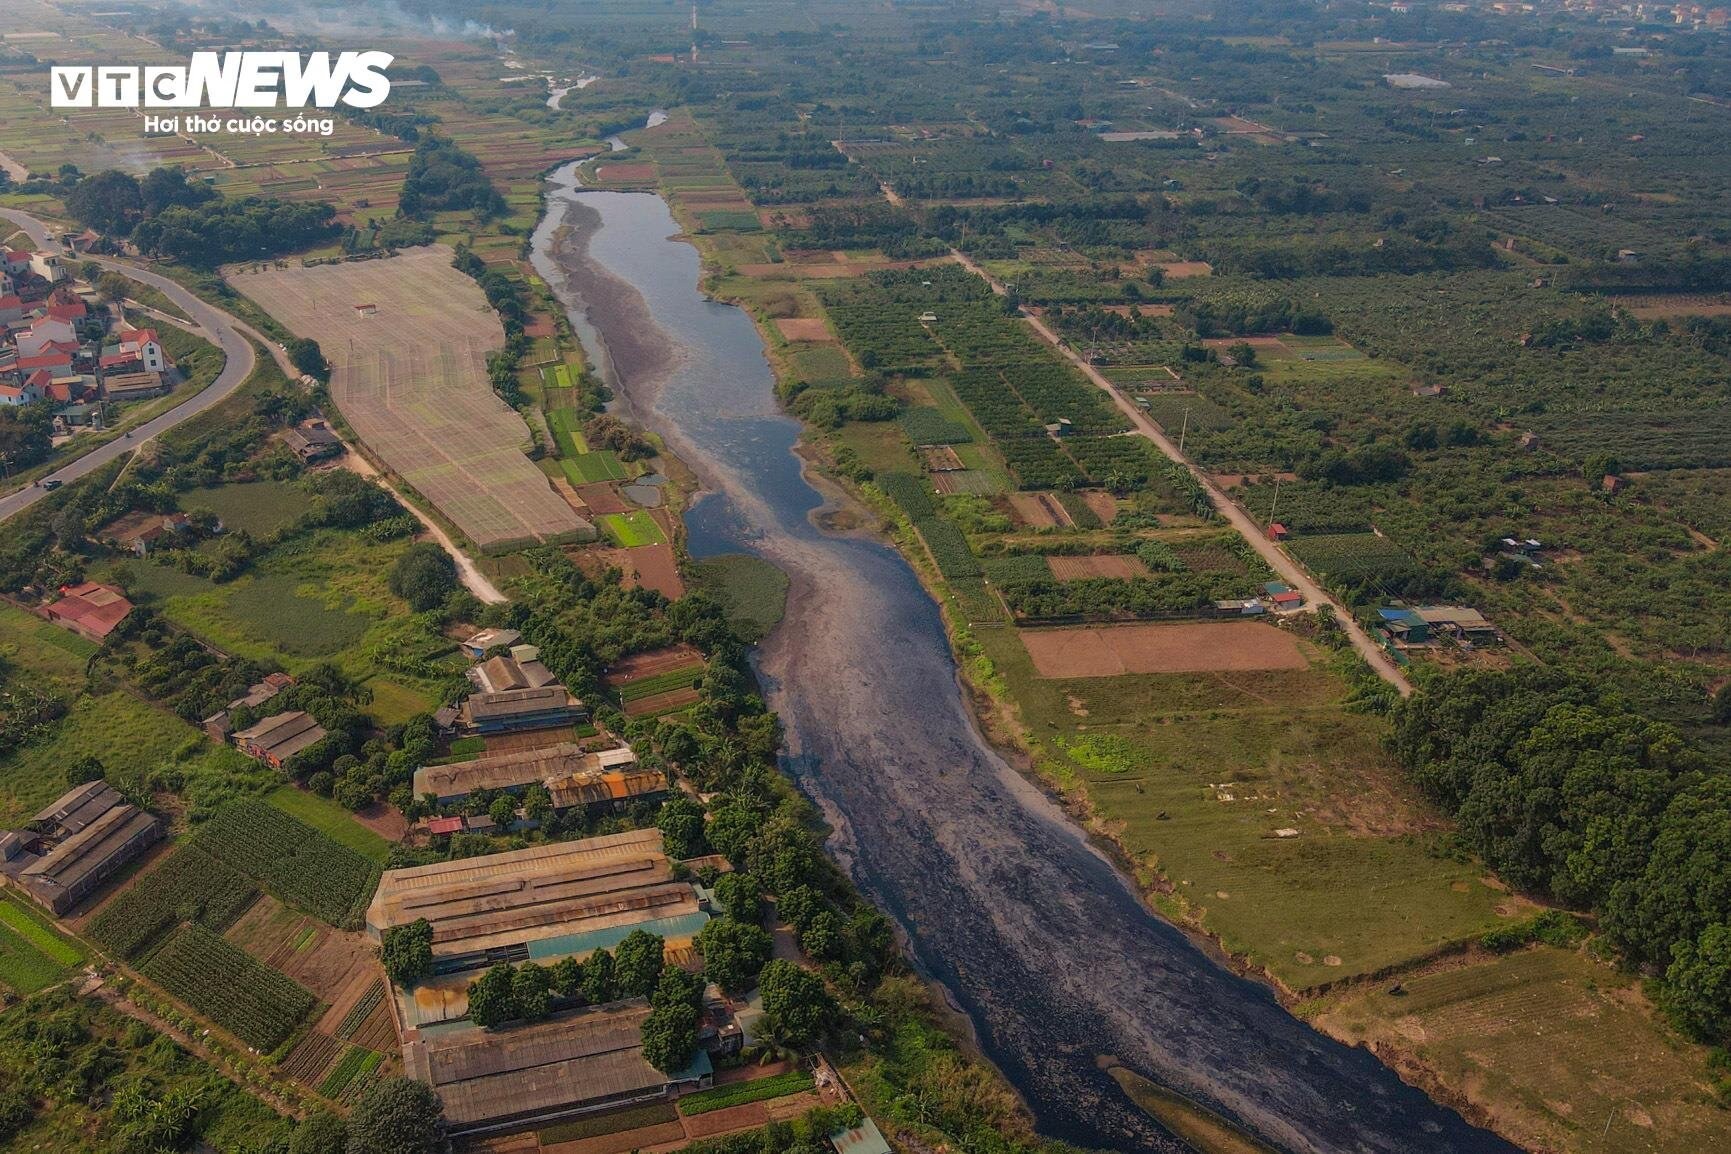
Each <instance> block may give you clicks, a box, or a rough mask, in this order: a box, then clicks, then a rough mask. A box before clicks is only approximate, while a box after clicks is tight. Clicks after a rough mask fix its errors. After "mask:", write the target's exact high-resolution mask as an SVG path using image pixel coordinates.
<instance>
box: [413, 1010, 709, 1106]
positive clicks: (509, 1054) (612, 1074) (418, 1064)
mask: <svg viewBox="0 0 1731 1154" xmlns="http://www.w3.org/2000/svg"><path fill="white" fill-rule="evenodd" d="M648 1016H649V1007H648V1005H646V1004H645V1003H643V1002H641V1001H632V1002H628V1003H615V1004H613V1005H610V1006H601V1007H596V1008H592V1009H584V1010H578V1011H575V1012H574V1013H569V1014H559V1015H557V1016H555V1017H552V1018H549V1019H547V1020H546V1021H543V1022H538V1023H535V1024H534V1025H523V1026H515V1027H508V1028H505V1029H499V1030H483V1029H480V1028H479V1027H473V1026H471V1027H466V1028H460V1029H442V1030H438V1031H428V1032H426V1033H422V1032H420V1031H415V1036H414V1037H412V1038H409V1039H407V1040H405V1041H404V1043H403V1068H404V1070H405V1072H407V1073H408V1075H409V1076H410V1077H413V1078H418V1079H419V1080H421V1081H422V1082H425V1083H426V1084H427V1085H429V1086H431V1087H432V1088H433V1090H434V1092H435V1093H437V1094H438V1095H439V1100H440V1101H441V1102H442V1103H443V1104H444V1107H445V1120H446V1122H447V1123H448V1124H449V1125H450V1128H451V1131H452V1133H454V1134H464V1133H473V1132H475V1131H480V1130H486V1129H490V1128H495V1127H497V1128H503V1127H504V1126H506V1125H511V1124H516V1125H520V1124H522V1123H525V1122H530V1121H537V1122H545V1121H551V1120H553V1119H555V1118H559V1117H563V1116H565V1115H569V1114H576V1113H581V1112H586V1111H590V1110H595V1109H598V1108H601V1107H604V1106H607V1105H611V1104H620V1105H623V1104H625V1103H627V1102H640V1101H644V1100H647V1099H652V1098H666V1097H675V1096H677V1095H678V1094H679V1093H680V1092H681V1091H683V1090H696V1089H701V1088H703V1087H707V1086H709V1085H711V1084H712V1083H713V1081H714V1072H713V1068H712V1067H711V1065H710V1062H709V1056H708V1055H707V1054H705V1053H704V1052H702V1051H701V1050H700V1051H698V1054H697V1057H696V1058H695V1059H693V1061H692V1064H691V1065H690V1066H689V1067H687V1068H686V1069H684V1070H681V1071H679V1072H678V1073H675V1074H671V1075H669V1074H663V1073H661V1072H660V1071H659V1070H657V1069H655V1067H653V1066H651V1065H650V1064H649V1063H648V1062H647V1061H645V1060H644V1058H643V1021H644V1019H646V1018H647V1017H648Z"/></svg>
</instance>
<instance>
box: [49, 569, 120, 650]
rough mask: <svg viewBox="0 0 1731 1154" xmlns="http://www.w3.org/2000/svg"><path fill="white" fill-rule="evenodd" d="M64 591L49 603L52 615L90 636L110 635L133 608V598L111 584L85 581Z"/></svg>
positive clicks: (50, 615) (55, 618) (54, 618)
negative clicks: (127, 597) (130, 599)
mask: <svg viewBox="0 0 1731 1154" xmlns="http://www.w3.org/2000/svg"><path fill="white" fill-rule="evenodd" d="M61 593H63V594H65V596H63V597H61V598H60V600H58V601H56V602H55V603H54V604H52V605H50V606H49V607H48V616H49V618H50V619H51V620H56V621H65V622H67V623H68V624H70V625H72V626H73V627H75V628H76V629H78V631H79V632H81V633H84V634H87V635H89V636H93V637H107V636H108V635H109V634H110V633H112V632H114V627H115V626H116V625H119V624H120V622H121V621H122V619H124V618H125V617H126V615H127V614H128V613H131V612H132V602H130V601H128V600H127V599H126V598H125V597H124V596H123V595H122V594H121V592H120V590H118V589H116V588H114V587H113V586H112V585H99V584H97V583H96V582H95V581H86V582H85V583H84V584H82V585H74V586H72V587H71V588H63V589H61Z"/></svg>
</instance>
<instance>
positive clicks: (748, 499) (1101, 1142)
mask: <svg viewBox="0 0 1731 1154" xmlns="http://www.w3.org/2000/svg"><path fill="white" fill-rule="evenodd" d="M574 170H575V166H569V167H566V168H564V169H561V170H559V171H558V172H557V173H555V174H554V175H553V177H552V178H551V181H550V184H549V188H548V212H547V216H546V217H545V218H544V219H543V221H542V222H541V225H540V227H539V229H538V230H537V231H536V234H535V238H534V261H535V266H536V268H537V270H538V271H539V272H540V274H541V275H542V276H543V277H544V278H545V279H546V280H547V282H548V283H549V284H550V285H552V286H553V287H554V289H555V291H556V292H557V293H558V294H559V296H560V299H561V300H562V301H563V302H564V303H565V305H566V307H567V309H568V310H569V312H570V314H571V317H572V320H573V323H574V324H575V325H576V327H577V330H578V332H579V334H580V336H581V337H582V339H583V341H584V344H585V346H586V348H587V349H588V350H589V352H590V355H591V357H592V359H593V360H594V361H595V363H596V364H597V366H598V369H599V371H600V372H601V373H602V375H603V379H605V380H607V381H608V383H609V384H610V385H611V386H612V387H613V389H614V391H615V393H616V395H617V397H618V400H617V402H616V404H617V405H618V406H619V407H620V408H621V409H622V410H623V412H624V415H626V416H628V417H630V418H631V419H633V420H636V421H639V422H641V423H643V424H644V425H646V426H648V427H650V428H652V429H654V430H656V431H657V432H659V433H661V434H662V435H663V436H664V437H665V438H666V439H667V441H668V443H669V445H670V446H671V447H672V449H673V450H674V452H676V453H677V454H678V455H679V457H680V458H681V459H682V460H683V461H685V462H686V463H687V464H688V465H689V466H690V467H691V468H692V469H693V470H694V471H695V472H696V474H697V476H698V478H699V481H700V482H701V484H702V487H703V490H704V492H703V494H702V495H701V496H700V498H699V499H698V500H697V501H696V502H695V503H694V504H693V505H692V506H691V507H690V508H689V510H688V511H687V514H686V526H687V529H688V542H689V546H690V549H691V552H692V553H693V554H694V555H696V556H698V557H705V556H713V555H717V554H722V553H738V552H742V551H745V552H751V553H755V554H758V555H759V556H762V557H764V558H767V559H768V560H770V561H772V562H773V563H774V564H776V565H777V566H779V567H781V568H782V569H783V570H785V571H786V572H787V573H788V575H789V577H790V579H791V588H790V591H789V599H788V612H787V617H786V619H785V620H784V621H783V623H782V624H781V625H780V627H779V628H778V629H777V630H776V631H775V632H774V633H773V634H771V636H770V637H769V638H768V639H767V640H766V641H765V642H764V644H763V645H762V646H761V648H760V649H759V652H758V656H757V661H758V667H759V671H760V673H761V674H762V676H763V680H764V684H765V687H766V691H767V692H768V694H769V698H770V704H771V706H772V708H774V709H775V710H777V711H778V712H779V713H780V714H781V717H782V719H783V721H784V722H785V724H786V727H787V739H788V751H789V752H788V754H787V759H786V763H787V768H788V770H789V771H790V772H791V773H793V774H794V776H795V777H796V779H797V780H798V782H799V784H800V786H801V788H803V789H804V790H805V791H806V793H807V794H808V795H809V796H810V797H811V798H812V799H813V800H814V801H815V802H816V803H817V804H818V805H819V806H821V807H822V809H823V811H824V813H825V815H826V817H827V818H828V820H829V821H830V823H831V824H832V825H833V827H834V830H835V832H834V834H833V836H832V838H831V840H830V850H831V852H832V853H833V854H834V855H835V856H836V858H837V859H838V860H839V861H841V863H842V864H843V865H844V866H845V867H846V868H847V869H848V870H849V872H850V873H851V875H852V876H853V878H854V880H855V881H856V883H857V884H858V885H859V886H860V888H861V889H862V890H863V891H864V892H865V893H866V894H868V895H869V896H870V897H871V899H872V900H873V901H875V902H876V903H877V904H878V905H879V906H880V908H882V909H884V910H885V911H886V912H888V913H889V914H890V915H891V916H893V917H894V918H895V919H896V920H897V921H898V922H899V923H900V925H901V926H902V927H903V929H904V930H905V932H906V935H907V940H908V942H909V944H910V946H911V949H912V952H913V954H914V957H915V960H916V962H917V964H918V965H919V966H920V967H921V969H922V970H923V971H924V972H925V973H926V974H928V975H929V976H930V977H932V978H935V979H936V980H937V981H939V982H941V983H942V984H943V985H944V986H945V987H946V988H947V989H948V990H949V991H950V993H951V995H952V997H953V998H954V999H955V1001H956V1003H957V1004H958V1005H959V1006H960V1007H961V1008H962V1009H963V1010H964V1011H965V1012H966V1013H967V1015H968V1016H969V1018H970V1019H971V1021H972V1022H973V1024H974V1027H975V1030H976V1032H977V1036H978V1039H979V1042H980V1046H981V1048H982V1050H983V1051H984V1052H985V1053H986V1054H987V1055H988V1056H989V1057H990V1058H991V1059H992V1060H993V1061H994V1062H996V1063H997V1065H998V1066H999V1067H1000V1068H1001V1069H1002V1070H1003V1071H1004V1073H1005V1074H1006V1075H1007V1076H1008V1077H1009V1079H1010V1080H1011V1081H1012V1082H1013V1083H1014V1084H1015V1086H1016V1087H1017V1089H1018V1090H1019V1091H1020V1092H1021V1093H1022V1094H1023V1096H1024V1097H1025V1099H1026V1100H1027V1102H1028V1104H1029V1106H1030V1107H1031V1108H1032V1110H1033V1112H1034V1114H1035V1117H1036V1119H1037V1123H1038V1125H1039V1128H1040V1130H1041V1132H1042V1133H1045V1134H1049V1135H1051V1136H1053V1137H1056V1138H1062V1139H1065V1140H1067V1141H1070V1142H1074V1143H1076V1144H1079V1145H1083V1146H1089V1147H1099V1148H1108V1149H1118V1150H1137V1151H1142V1150H1147V1151H1179V1150H1184V1149H1187V1147H1185V1146H1184V1145H1183V1144H1182V1143H1180V1142H1178V1141H1177V1140H1176V1139H1174V1138H1173V1137H1171V1136H1170V1135H1169V1134H1168V1133H1167V1132H1165V1131H1164V1130H1162V1129H1161V1128H1160V1126H1159V1125H1157V1124H1156V1123H1155V1122H1154V1121H1152V1120H1151V1119H1150V1118H1149V1117H1148V1116H1147V1115H1146V1114H1144V1113H1143V1112H1142V1111H1140V1110H1139V1109H1137V1108H1136V1107H1135V1106H1134V1105H1133V1104H1132V1103H1131V1102H1130V1101H1129V1099H1128V1098H1126V1097H1125V1096H1124V1095H1123V1094H1122V1093H1121V1092H1120V1090H1119V1089H1118V1086H1117V1084H1116V1082H1114V1081H1113V1079H1112V1078H1111V1077H1110V1076H1109V1075H1108V1074H1107V1073H1105V1072H1103V1071H1102V1069H1101V1068H1100V1063H1099V1059H1100V1058H1101V1057H1102V1056H1106V1055H1110V1056H1111V1057H1112V1058H1115V1059H1116V1060H1117V1061H1118V1062H1120V1063H1122V1064H1123V1065H1125V1066H1127V1067H1129V1068H1131V1069H1133V1070H1135V1071H1137V1072H1138V1073H1140V1074H1143V1075H1144V1076H1146V1077H1148V1078H1150V1079H1152V1080H1153V1081H1154V1082H1156V1083H1158V1084H1159V1085H1160V1086H1162V1087H1165V1088H1167V1089H1169V1090H1171V1091H1174V1092H1176V1093H1178V1094H1181V1095H1183V1096H1185V1097H1186V1098H1188V1099H1190V1100H1192V1101H1194V1102H1198V1103H1202V1104H1205V1105H1206V1106H1207V1107H1209V1108H1211V1109H1212V1110H1214V1111H1217V1112H1218V1113H1220V1114H1223V1115H1226V1116H1228V1117H1230V1118H1231V1119H1233V1120H1235V1121H1236V1122H1238V1123H1239V1124H1240V1125H1242V1126H1243V1127H1245V1128H1246V1129H1248V1130H1250V1131H1253V1132H1254V1133H1256V1134H1257V1135H1259V1136H1260V1137H1261V1138H1263V1139H1264V1140H1266V1141H1267V1142H1269V1143H1272V1144H1274V1145H1276V1146H1278V1147H1280V1148H1281V1149H1284V1150H1289V1151H1294V1152H1297V1151H1305V1152H1310V1151H1353V1152H1358V1151H1365V1152H1370V1151H1378V1152H1381V1151H1387V1152H1390V1154H1394V1152H1400V1154H1431V1152H1436V1154H1441V1152H1445V1151H1446V1152H1467V1151H1471V1152H1475V1154H1476V1152H1481V1151H1483V1152H1491V1151H1496V1152H1504V1151H1512V1150H1514V1149H1515V1148H1514V1147H1512V1146H1510V1145H1508V1144H1507V1143H1506V1142H1504V1141H1502V1140H1501V1139H1499V1138H1497V1137H1495V1136H1494V1135H1492V1134H1490V1133H1489V1132H1487V1131H1484V1130H1480V1129H1477V1128H1475V1127H1473V1126H1470V1125H1468V1124H1467V1123H1466V1122H1464V1121H1463V1120H1462V1119H1461V1117H1460V1116H1459V1115H1457V1114H1455V1113H1454V1112H1453V1111H1451V1110H1448V1109H1445V1108H1443V1107H1441V1106H1439V1105H1437V1104H1436V1103H1435V1102H1433V1101H1431V1100H1430V1099H1429V1098H1428V1097H1427V1096H1426V1095H1425V1094H1423V1093H1422V1092H1420V1091H1419V1090H1416V1089H1413V1088H1411V1087H1409V1086H1407V1085H1405V1084H1404V1083H1402V1082H1401V1081H1400V1080H1399V1079H1398V1078H1397V1077H1396V1076H1395V1075H1394V1074H1393V1073H1392V1072H1391V1071H1390V1070H1389V1069H1387V1068H1386V1067H1384V1066H1383V1065H1382V1064H1381V1063H1380V1062H1378V1061H1377V1060H1376V1059H1375V1058H1374V1057H1373V1056H1372V1055H1371V1054H1369V1053H1368V1052H1366V1051H1363V1050H1357V1049H1353V1048H1350V1047H1347V1046H1343V1045H1339V1044H1337V1043H1335V1042H1333V1041H1331V1040H1329V1039H1327V1038H1325V1037H1323V1036H1322V1035H1320V1034H1318V1033H1316V1032H1315V1031H1313V1030H1311V1029H1310V1028H1309V1027H1308V1026H1306V1025H1304V1024H1303V1023H1302V1022H1299V1021H1298V1020H1296V1019H1295V1018H1293V1017H1291V1016H1290V1015H1289V1014H1287V1013H1286V1011H1285V1010H1283V1009H1282V1008H1281V1007H1280V1006H1279V1004H1278V1003H1277V1002H1276V1001H1275V999H1274V997H1273V996H1272V995H1271V994H1270V992H1269V991H1268V990H1267V989H1265V988H1264V987H1263V986H1261V985H1259V984H1257V983H1255V982H1252V981H1249V980H1246V979H1244V978H1240V977H1238V976H1236V975H1234V974H1233V973H1231V972H1230V971H1228V970H1227V969H1225V968H1224V967H1222V966H1220V965H1219V964H1217V963H1216V962H1215V961H1213V960H1212V959H1211V958H1210V957H1209V956H1208V955H1207V954H1205V953H1204V952H1203V951H1202V950H1200V949H1198V948H1197V947H1196V945H1195V944H1193V943H1192V942H1191V941H1190V940H1189V939H1188V938H1187V937H1186V936H1185V935H1184V934H1183V933H1181V932H1179V931H1178V930H1177V929H1175V928H1173V927H1172V926H1171V925H1169V924H1167V923H1166V922H1164V921H1161V920H1160V919H1159V918H1157V917H1155V916H1154V915H1153V914H1151V913H1150V912H1149V911H1148V910H1147V908H1146V907H1145V906H1144V905H1143V903H1142V901H1141V900H1140V898H1139V897H1138V895H1137V893H1136V892H1135V890H1134V889H1133V888H1132V886H1131V884H1130V883H1129V882H1128V881H1127V880H1126V879H1125V878H1124V877H1123V875H1122V874H1121V873H1120V872H1119V871H1118V870H1117V869H1116V868H1115V867H1114V866H1113V865H1112V863H1111V862H1110V861H1109V860H1108V859H1107V858H1106V857H1104V856H1103V855H1102V854H1101V853H1099V852H1098V851H1097V850H1095V849H1094V848H1093V847H1092V846H1090V845H1089V843H1088V842H1087V840H1086V838H1085V837H1084V836H1083V834H1082V832H1081V831H1080V830H1079V829H1078V828H1077V827H1076V826H1075V825H1074V824H1073V823H1072V822H1071V821H1070V820H1069V819H1068V818H1067V817H1066V816H1065V814H1064V813H1063V811H1062V810H1061V809H1060V808H1059V807H1058V806H1057V805H1056V804H1055V803H1054V802H1053V801H1052V800H1051V799H1049V798H1048V797H1046V796H1045V795H1044V794H1043V793H1042V792H1041V791H1040V790H1039V789H1037V788H1035V787H1034V786H1033V785H1031V784H1030V783H1029V782H1027V781H1026V780H1024V779H1023V778H1022V777H1021V776H1020V775H1019V774H1018V773H1017V772H1016V771H1015V769H1014V768H1013V767H1012V766H1010V765H1009V764H1007V763H1006V762H1005V761H1004V760H1003V758H1001V757H1000V756H999V755H998V754H997V753H995V752H994V751H993V750H992V748H991V747H990V746H989V745H988V744H987V743H986V742H985V741H984V739H983V738H982V737H981V736H980V734H979V732H978V730H977V729H976V726H975V722H974V719H973V716H972V713H971V711H970V709H969V707H968V705H967V703H966V701H965V699H964V697H963V693H962V689H961V687H960V684H959V682H958V680H957V670H956V665H955V662H954V660H953V658H952V655H951V652H950V648H949V644H948V641H947V639H946V637H945V634H944V629H943V625H942V621H941V619H940V617H939V613H938V608H937V605H936V604H935V603H934V602H933V600H932V599H931V597H930V596H929V595H928V594H927V593H926V592H925V590H924V589H922V588H921V586H920V584H919V581H918V580H917V578H916V577H915V575H914V573H913V571H912V570H911V569H910V568H909V567H908V565H907V563H906V562H905V561H903V559H902V558H901V557H900V556H899V555H898V554H897V553H896V552H895V551H894V550H893V549H891V548H890V547H888V546H886V545H885V544H883V543H881V542H880V541H878V540H875V539H872V538H869V537H867V536H864V535H860V534H849V533H836V532H831V531H828V530H826V529H824V528H822V527H820V521H819V519H818V518H816V517H814V514H816V513H817V512H818V511H819V510H820V509H822V508H823V507H825V505H826V504H827V503H828V502H827V501H826V496H825V494H824V492H823V491H820V488H819V486H823V485H826V484H827V482H824V481H822V480H820V479H817V478H808V477H807V476H806V475H805V474H804V473H803V472H802V468H801V463H800V461H799V459H798V458H797V457H796V456H795V455H794V452H793V449H794V445H795V442H796V440H797V438H798V436H799V432H800V429H799V425H798V423H797V422H796V421H795V420H793V419H792V418H790V417H788V416H786V415H785V414H783V413H782V411H781V410H780V408H779V406H778V403H777V401H776V398H775V393H774V378H773V375H772V373H771V370H770V368H769V365H768V363H767V362H766V360H765V358H764V351H763V346H762V343H761V341H760V338H759V335H758V333H757V330H756V328H755V327H754V326H753V324H752V321H751V319H750V317H749V316H747V315H746V314H745V313H744V312H742V311H741V310H739V309H738V308H735V307H733V306H730V305H724V304H720V303H717V302H715V301H711V300H709V299H707V298H706V297H705V296H704V295H703V294H702V292H701V291H700V289H699V287H698V285H699V277H700V271H701V270H700V261H699V257H698V253H697V251H696V250H695V249H694V248H692V247H691V246H690V245H689V244H686V243H684V242H682V241H680V240H677V239H674V234H676V233H677V232H678V226H677V224H676V223H675V222H674V220H673V217H672V215H671V213H670V212H669V210H668V207H667V205H666V203H665V202H664V201H663V200H662V199H661V198H660V197H658V196H656V195H654V194H650V193H622V192H603V191H588V190H582V189H580V188H579V187H578V186H577V184H576V182H575V176H574Z"/></svg>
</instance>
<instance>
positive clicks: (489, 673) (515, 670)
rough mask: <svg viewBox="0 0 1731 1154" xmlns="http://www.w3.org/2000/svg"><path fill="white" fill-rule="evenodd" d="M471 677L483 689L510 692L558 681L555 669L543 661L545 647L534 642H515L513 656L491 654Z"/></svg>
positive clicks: (471, 671) (490, 691) (475, 684)
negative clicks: (537, 645)
mask: <svg viewBox="0 0 1731 1154" xmlns="http://www.w3.org/2000/svg"><path fill="white" fill-rule="evenodd" d="M468 676H469V680H470V682H472V683H473V684H474V686H475V688H477V689H479V690H480V691H481V692H483V693H506V692H509V691H510V690H513V689H544V688H546V687H547V686H549V685H555V684H557V683H558V680H559V679H558V678H557V677H554V676H553V671H552V670H550V669H548V668H547V667H546V666H545V665H543V664H541V651H540V650H539V649H537V648H535V646H533V645H513V646H512V647H511V655H510V656H509V657H489V658H487V659H486V660H485V661H483V662H481V663H480V664H479V665H476V666H474V667H472V668H471V669H470V670H469V672H468Z"/></svg>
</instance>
